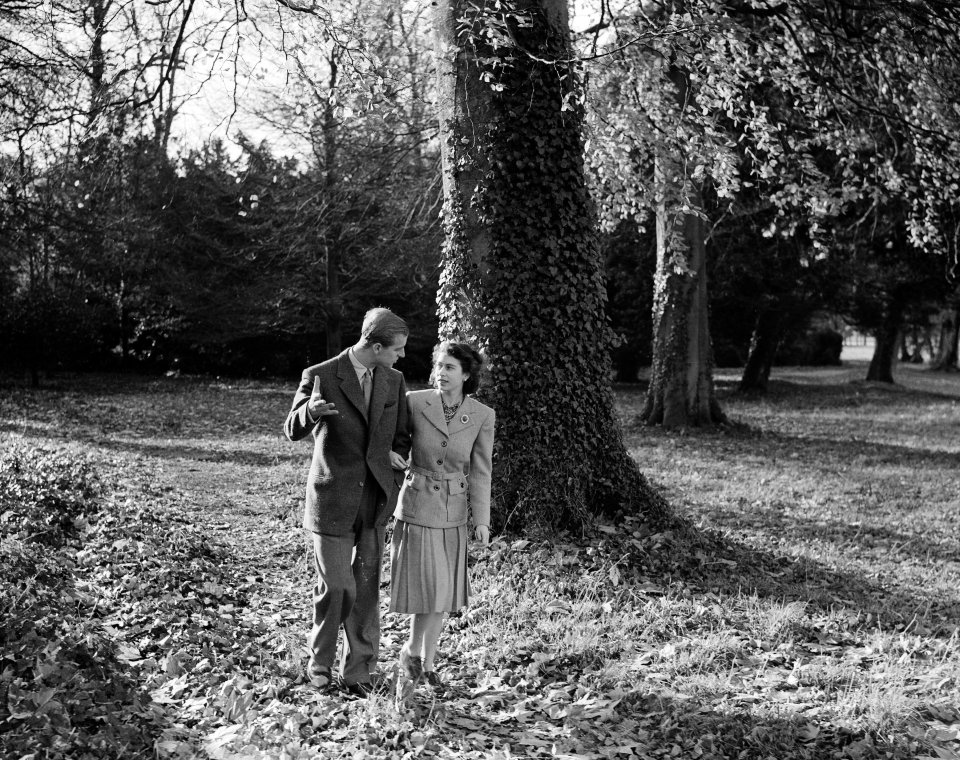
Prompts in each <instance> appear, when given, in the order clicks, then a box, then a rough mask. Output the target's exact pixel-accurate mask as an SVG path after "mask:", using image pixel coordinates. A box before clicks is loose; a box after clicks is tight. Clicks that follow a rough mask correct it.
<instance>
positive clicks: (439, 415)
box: [423, 391, 448, 435]
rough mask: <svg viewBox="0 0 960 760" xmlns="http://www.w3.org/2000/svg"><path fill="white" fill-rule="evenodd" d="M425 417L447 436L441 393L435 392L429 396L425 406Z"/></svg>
mask: <svg viewBox="0 0 960 760" xmlns="http://www.w3.org/2000/svg"><path fill="white" fill-rule="evenodd" d="M423 416H424V417H426V418H427V419H428V420H430V422H431V423H432V424H433V426H434V427H435V428H436V429H437V430H439V431H440V432H441V433H443V434H444V435H447V434H448V433H447V421H446V420H445V419H444V418H443V404H442V403H441V402H440V392H439V391H435V392H433V393H431V394H430V395H429V396H427V399H426V403H425V404H424V406H423Z"/></svg>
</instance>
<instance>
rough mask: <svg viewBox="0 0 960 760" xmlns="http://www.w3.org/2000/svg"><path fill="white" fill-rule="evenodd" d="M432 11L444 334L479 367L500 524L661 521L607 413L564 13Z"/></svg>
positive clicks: (605, 357)
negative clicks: (635, 515)
mask: <svg viewBox="0 0 960 760" xmlns="http://www.w3.org/2000/svg"><path fill="white" fill-rule="evenodd" d="M436 7H437V23H436V28H437V30H438V40H437V42H438V45H437V50H438V56H437V57H438V63H437V69H438V76H439V81H438V85H439V97H438V106H439V110H440V127H441V146H442V156H443V184H444V195H445V204H444V225H445V232H446V241H445V244H444V251H443V270H442V273H441V286H440V292H439V294H438V314H439V316H440V333H441V337H457V338H460V339H466V340H469V341H471V342H474V343H476V344H477V345H478V346H479V347H480V348H481V350H482V351H483V353H484V355H485V356H486V359H487V363H488V366H489V371H488V377H489V385H488V387H487V389H486V390H484V391H483V398H484V399H485V400H487V401H488V402H489V403H490V404H492V405H493V406H494V407H495V408H496V411H497V434H496V447H495V455H494V456H495V463H494V469H495V477H494V489H495V490H494V506H495V517H496V518H497V519H498V520H499V521H500V522H501V523H506V524H507V526H508V527H511V528H514V527H517V526H518V525H520V524H528V525H529V524H538V525H551V526H556V525H568V526H576V525H579V524H582V523H583V522H584V521H587V520H589V519H591V517H592V516H593V515H598V514H603V515H605V516H606V517H607V519H616V516H617V515H618V514H623V512H643V513H645V514H647V515H650V516H651V517H658V516H661V515H662V514H664V511H665V505H664V503H663V501H662V499H661V498H660V497H659V496H658V495H657V494H656V492H654V491H653V490H652V489H651V488H650V487H649V486H648V484H647V483H646V481H645V480H644V478H643V476H642V475H641V474H640V472H639V470H638V468H637V466H636V463H635V462H633V461H632V460H631V458H630V456H629V454H628V453H627V450H626V448H625V446H624V442H623V438H622V434H621V430H620V426H619V423H618V420H617V416H616V411H615V408H614V399H613V393H612V389H611V385H610V346H611V344H612V341H613V339H614V336H613V333H612V331H611V329H610V328H609V325H608V324H607V320H606V315H605V300H606V295H605V288H604V283H603V272H602V260H601V254H600V247H599V241H598V239H597V235H596V227H595V224H594V217H593V213H592V208H591V205H590V199H589V195H588V192H587V188H586V183H585V178H584V169H583V144H582V136H581V126H582V119H583V114H582V108H581V105H580V101H579V98H580V95H581V91H580V89H579V82H578V78H577V74H576V71H575V69H574V67H573V66H572V65H571V64H570V63H569V61H571V60H572V58H573V57H572V55H571V50H570V44H569V39H568V38H569V29H568V21H567V9H566V4H565V2H564V0H506V1H502V2H500V3H498V4H496V5H494V4H481V5H478V4H475V3H472V2H470V0H437V3H436ZM485 32H488V33H490V34H485ZM490 39H496V40H497V41H498V43H499V44H498V45H497V46H496V47H494V46H491V45H490V44H489V40H490Z"/></svg>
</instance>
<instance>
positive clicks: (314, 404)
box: [307, 377, 340, 420]
mask: <svg viewBox="0 0 960 760" xmlns="http://www.w3.org/2000/svg"><path fill="white" fill-rule="evenodd" d="M307 413H308V414H309V415H310V419H312V420H318V419H320V418H321V417H329V416H330V415H333V414H340V412H338V411H337V410H336V404H334V403H332V402H331V403H329V404H328V403H327V402H326V401H324V400H323V394H322V393H321V392H320V378H319V377H315V378H313V392H312V393H311V394H310V400H309V401H308V402H307Z"/></svg>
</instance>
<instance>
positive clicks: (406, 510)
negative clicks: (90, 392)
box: [397, 470, 423, 520]
mask: <svg viewBox="0 0 960 760" xmlns="http://www.w3.org/2000/svg"><path fill="white" fill-rule="evenodd" d="M422 488H423V475H418V474H417V473H415V472H414V471H413V470H407V474H406V475H404V477H403V485H402V486H400V495H399V496H397V503H398V504H399V509H398V512H399V517H400V519H401V520H402V519H404V518H407V519H413V518H415V517H416V516H417V502H418V501H419V492H420V490H421V489H422Z"/></svg>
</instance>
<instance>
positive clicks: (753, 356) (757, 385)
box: [738, 307, 784, 393]
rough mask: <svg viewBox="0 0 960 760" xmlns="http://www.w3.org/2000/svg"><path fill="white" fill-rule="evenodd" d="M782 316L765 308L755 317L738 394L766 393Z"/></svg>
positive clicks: (777, 344) (779, 334)
mask: <svg viewBox="0 0 960 760" xmlns="http://www.w3.org/2000/svg"><path fill="white" fill-rule="evenodd" d="M783 323H784V319H783V314H782V312H780V311H779V310H778V309H776V308H769V307H765V308H763V309H762V310H761V312H760V314H758V315H757V322H756V324H755V325H754V328H753V335H752V337H751V338H750V354H749V355H748V356H747V364H746V366H745V367H744V368H743V375H742V376H741V378H740V386H739V387H738V391H739V392H740V393H766V392H767V386H768V384H769V382H770V370H771V369H772V368H773V360H774V358H775V357H776V355H777V348H778V347H779V346H780V337H781V335H782V334H783Z"/></svg>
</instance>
